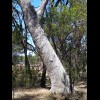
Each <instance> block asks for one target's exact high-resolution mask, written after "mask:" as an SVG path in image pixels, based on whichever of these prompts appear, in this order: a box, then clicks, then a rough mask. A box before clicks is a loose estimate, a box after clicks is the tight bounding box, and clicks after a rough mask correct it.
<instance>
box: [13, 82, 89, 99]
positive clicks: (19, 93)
mask: <svg viewBox="0 0 100 100" xmlns="http://www.w3.org/2000/svg"><path fill="white" fill-rule="evenodd" d="M74 88H75V91H76V92H77V95H75V96H74V98H73V97H71V98H69V99H67V98H65V97H64V96H60V95H54V94H51V93H50V91H49V90H48V89H43V88H36V89H35V88H31V89H21V88H19V89H15V90H14V92H12V94H13V93H14V94H13V95H12V98H13V99H12V100H87V85H86V84H85V83H84V82H79V83H78V84H77V85H75V86H74ZM13 96H14V97H13Z"/></svg>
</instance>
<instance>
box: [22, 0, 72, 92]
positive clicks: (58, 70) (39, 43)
mask: <svg viewBox="0 0 100 100" xmlns="http://www.w3.org/2000/svg"><path fill="white" fill-rule="evenodd" d="M47 1H48V0H42V3H41V5H40V8H41V9H38V10H37V11H36V10H35V9H34V7H33V6H32V5H31V4H30V2H29V0H26V1H25V0H21V2H20V5H21V7H22V11H23V14H24V16H25V18H24V19H25V21H26V25H27V27H28V30H29V32H30V33H31V35H32V38H33V40H34V41H35V45H36V47H37V50H38V52H39V54H40V55H41V59H42V61H43V63H44V64H45V66H46V69H47V73H48V75H49V77H50V80H51V89H50V91H51V92H53V93H70V82H69V76H68V75H67V73H66V71H65V69H64V67H63V65H62V63H61V62H60V60H59V58H58V56H57V55H56V53H55V51H54V49H53V47H52V46H51V44H50V42H49V40H48V38H47V36H46V34H45V33H44V30H43V29H42V27H41V25H40V23H39V18H40V16H41V15H42V13H43V11H41V10H44V8H45V7H44V6H45V4H46V3H47ZM39 12H40V13H39ZM41 12H42V13H41Z"/></svg>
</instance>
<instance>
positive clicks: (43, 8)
mask: <svg viewBox="0 0 100 100" xmlns="http://www.w3.org/2000/svg"><path fill="white" fill-rule="evenodd" d="M48 1H49V0H42V2H41V4H40V7H38V9H37V15H38V16H39V18H41V16H42V14H43V13H44V10H45V8H46V5H47V3H48Z"/></svg>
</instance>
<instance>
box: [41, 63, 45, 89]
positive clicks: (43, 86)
mask: <svg viewBox="0 0 100 100" xmlns="http://www.w3.org/2000/svg"><path fill="white" fill-rule="evenodd" d="M41 87H42V88H45V87H46V66H45V65H44V63H43V71H42V77H41Z"/></svg>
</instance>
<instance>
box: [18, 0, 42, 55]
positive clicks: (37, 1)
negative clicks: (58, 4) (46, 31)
mask: <svg viewBox="0 0 100 100" xmlns="http://www.w3.org/2000/svg"><path fill="white" fill-rule="evenodd" d="M30 2H31V4H32V5H34V7H35V8H37V7H39V5H40V3H41V0H30ZM17 9H18V10H19V11H21V9H20V8H19V7H18V8H17ZM22 25H23V26H24V24H22ZM27 41H28V43H30V44H32V45H33V46H35V45H34V43H33V40H32V37H31V35H29V36H28V40H27ZM29 54H32V55H33V56H34V55H35V54H34V52H32V51H29V50H27V55H29ZM21 56H24V54H21Z"/></svg>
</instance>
